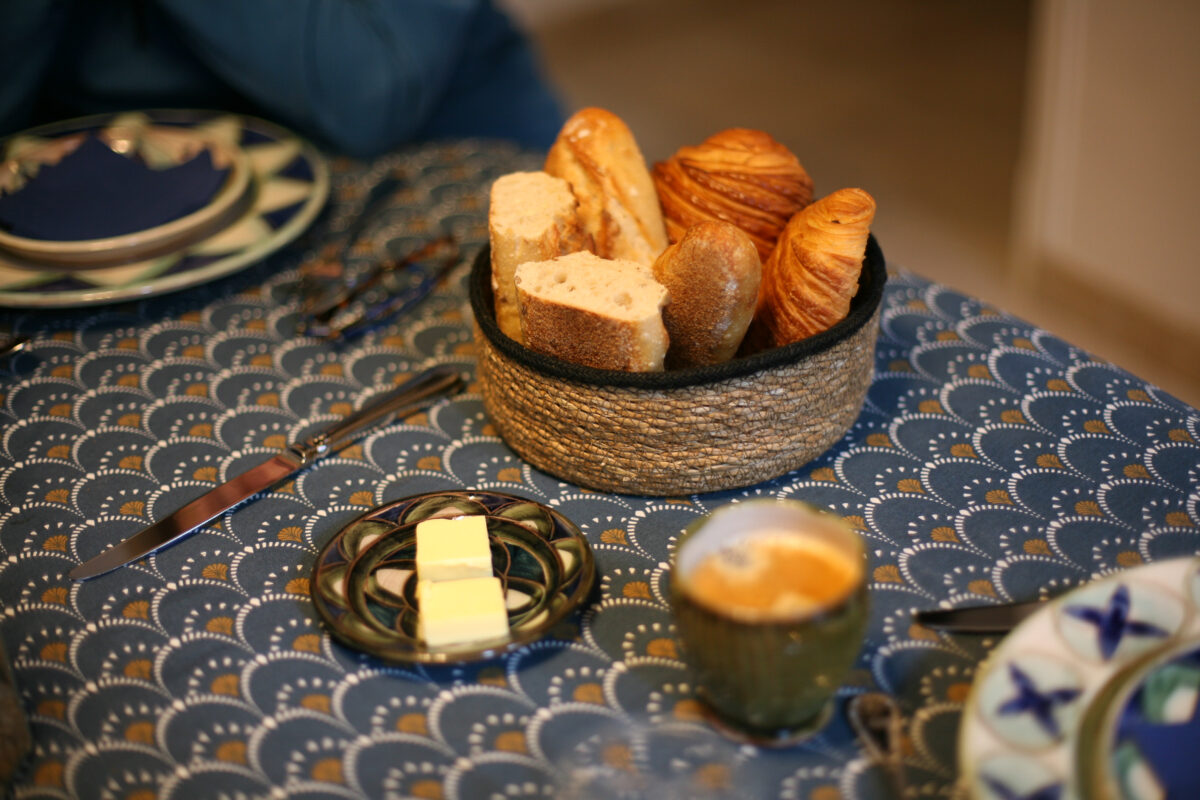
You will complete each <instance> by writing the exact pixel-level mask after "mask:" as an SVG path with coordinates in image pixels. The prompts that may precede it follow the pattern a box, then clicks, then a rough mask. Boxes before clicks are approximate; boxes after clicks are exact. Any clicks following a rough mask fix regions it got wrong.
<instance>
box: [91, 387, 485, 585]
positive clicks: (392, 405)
mask: <svg viewBox="0 0 1200 800" xmlns="http://www.w3.org/2000/svg"><path fill="white" fill-rule="evenodd" d="M463 386H464V382H463V379H462V376H461V375H460V374H459V372H458V370H456V369H453V368H451V367H434V368H432V369H429V370H426V371H425V372H422V373H421V374H420V375H417V376H416V377H414V378H412V379H410V380H408V381H406V382H405V383H403V384H401V385H400V386H399V387H397V388H396V389H393V390H392V391H390V392H388V393H387V394H385V395H384V396H383V397H381V398H379V399H378V400H376V401H375V402H373V403H370V404H369V405H367V406H365V407H364V408H362V409H360V410H359V411H356V412H355V413H353V414H350V415H349V416H347V417H345V418H344V419H341V420H339V421H337V422H335V423H334V424H333V425H331V426H329V427H327V428H326V429H324V430H323V431H320V432H318V433H316V434H314V435H312V436H310V437H309V438H307V439H305V440H304V441H302V442H296V443H294V444H291V445H289V446H288V447H287V448H286V449H285V450H283V452H281V453H279V454H278V455H276V456H274V457H272V458H270V459H268V460H266V461H264V462H262V463H261V464H259V465H257V466H254V467H251V468H250V469H248V470H246V471H245V472H243V473H242V474H240V475H238V476H237V477H235V478H232V479H230V480H229V481H226V482H225V483H224V484H222V485H220V486H218V487H216V488H215V489H212V490H210V491H209V492H207V493H205V494H203V495H201V496H200V497H198V498H196V499H195V500H193V501H191V502H190V503H188V504H186V505H184V506H183V507H182V508H180V509H179V510H178V511H176V512H174V513H173V514H171V515H170V516H168V517H166V518H164V519H162V520H160V521H158V522H156V523H154V524H153V525H151V526H150V527H148V528H146V529H144V530H142V531H140V532H138V533H136V534H134V535H133V536H130V537H129V538H128V539H125V540H124V541H122V542H119V543H118V544H115V545H113V546H112V547H110V548H109V549H108V550H105V551H104V552H102V553H101V554H100V555H98V556H96V557H95V558H93V559H91V560H89V561H86V562H84V563H82V564H80V565H78V566H76V567H75V568H74V569H72V570H71V571H70V573H68V574H69V575H70V577H71V578H72V579H74V580H88V579H89V578H95V577H97V576H98V575H103V574H104V573H106V572H110V571H112V570H114V569H116V568H118V567H122V566H124V565H126V564H129V563H132V562H134V561H137V560H138V559H141V558H144V557H146V556H148V555H150V554H151V553H153V552H156V551H158V550H161V549H162V548H164V547H166V546H168V545H170V544H173V543H175V542H178V541H179V540H180V539H183V538H184V537H186V536H188V535H190V534H191V533H193V532H194V531H196V530H197V529H198V528H199V527H200V526H202V525H204V524H205V523H207V522H209V521H211V520H213V519H214V518H216V517H217V516H219V515H220V514H222V513H224V512H225V511H228V510H229V509H231V508H233V507H235V506H237V505H239V504H240V503H242V502H244V501H246V500H248V499H250V498H251V497H253V496H254V495H256V494H258V493H259V492H262V491H265V490H266V489H269V488H271V487H272V486H274V485H275V484H277V483H279V482H280V481H282V480H283V479H284V478H286V477H288V476H289V475H291V474H293V473H294V472H296V471H298V470H300V469H302V468H304V467H306V466H308V465H310V464H312V463H313V462H314V461H316V460H318V459H320V458H322V457H323V456H326V455H328V454H329V453H331V452H334V451H335V450H338V449H340V448H342V447H343V446H345V445H347V444H349V443H350V442H352V441H353V440H355V439H357V438H358V437H359V436H360V435H362V434H363V433H365V432H366V431H367V430H368V429H371V428H374V427H380V426H382V425H384V424H386V423H389V422H391V421H392V420H394V419H397V418H399V417H404V416H408V415H409V414H412V413H414V412H415V411H418V410H419V409H421V408H424V407H425V406H426V405H428V404H429V403H431V402H432V401H433V400H435V399H437V398H439V397H442V396H448V395H452V394H455V393H457V392H459V391H460V390H461V389H462V388H463Z"/></svg>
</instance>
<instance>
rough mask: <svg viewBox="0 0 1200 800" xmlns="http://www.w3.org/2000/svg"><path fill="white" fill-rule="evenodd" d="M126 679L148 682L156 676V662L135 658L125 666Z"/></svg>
mask: <svg viewBox="0 0 1200 800" xmlns="http://www.w3.org/2000/svg"><path fill="white" fill-rule="evenodd" d="M123 672H124V673H125V677H126V678H134V679H136V680H142V681H148V680H150V678H151V676H153V675H154V662H152V661H151V660H150V659H148V658H135V659H134V660H133V661H130V662H129V663H128V664H126V665H125V669H124V670H123Z"/></svg>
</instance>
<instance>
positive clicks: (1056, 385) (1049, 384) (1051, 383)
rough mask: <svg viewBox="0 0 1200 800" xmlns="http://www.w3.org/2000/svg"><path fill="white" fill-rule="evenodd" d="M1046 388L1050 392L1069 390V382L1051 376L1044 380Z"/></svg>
mask: <svg viewBox="0 0 1200 800" xmlns="http://www.w3.org/2000/svg"><path fill="white" fill-rule="evenodd" d="M1046 388H1047V389H1049V390H1050V391H1052V392H1069V391H1071V384H1069V383H1067V382H1066V381H1064V380H1063V379H1062V378H1051V379H1050V380H1048V381H1046Z"/></svg>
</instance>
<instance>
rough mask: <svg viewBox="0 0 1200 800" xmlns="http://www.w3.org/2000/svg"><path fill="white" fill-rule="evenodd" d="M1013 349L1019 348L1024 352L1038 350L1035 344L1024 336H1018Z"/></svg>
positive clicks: (1014, 340)
mask: <svg viewBox="0 0 1200 800" xmlns="http://www.w3.org/2000/svg"><path fill="white" fill-rule="evenodd" d="M1012 343H1013V347H1019V348H1020V349H1022V350H1037V348H1036V347H1035V346H1034V344H1033V342H1031V341H1029V340H1028V339H1026V338H1025V337H1024V336H1018V337H1017V338H1015V339H1013V342H1012Z"/></svg>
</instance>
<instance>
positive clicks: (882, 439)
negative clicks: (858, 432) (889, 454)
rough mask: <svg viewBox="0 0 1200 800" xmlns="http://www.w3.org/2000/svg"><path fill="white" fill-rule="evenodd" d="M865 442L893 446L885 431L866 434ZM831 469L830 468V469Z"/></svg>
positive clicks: (877, 445) (879, 445)
mask: <svg viewBox="0 0 1200 800" xmlns="http://www.w3.org/2000/svg"><path fill="white" fill-rule="evenodd" d="M867 444H868V445H870V446H871V447H895V446H896V445H894V444H892V439H891V437H890V436H888V435H887V434H886V433H872V434H870V435H869V436H867ZM831 471H832V470H831Z"/></svg>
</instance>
